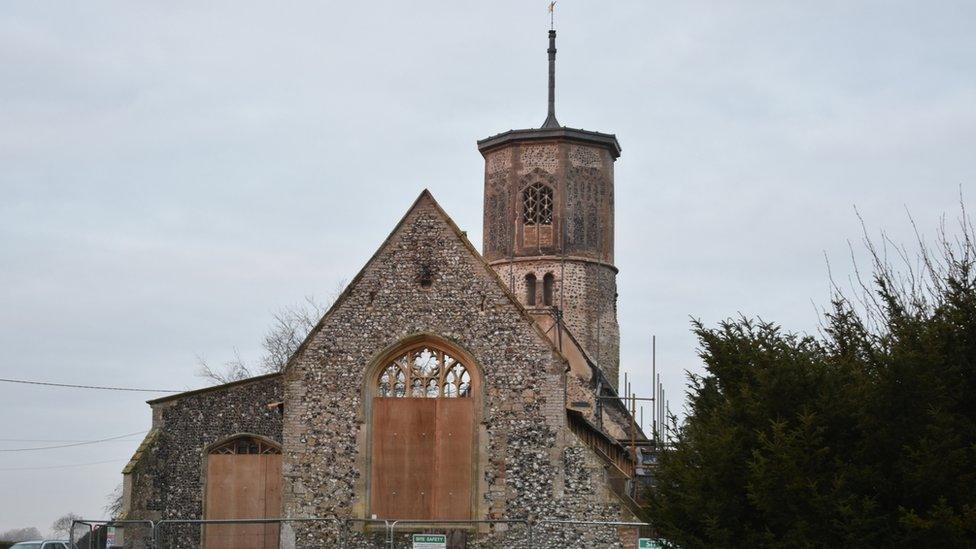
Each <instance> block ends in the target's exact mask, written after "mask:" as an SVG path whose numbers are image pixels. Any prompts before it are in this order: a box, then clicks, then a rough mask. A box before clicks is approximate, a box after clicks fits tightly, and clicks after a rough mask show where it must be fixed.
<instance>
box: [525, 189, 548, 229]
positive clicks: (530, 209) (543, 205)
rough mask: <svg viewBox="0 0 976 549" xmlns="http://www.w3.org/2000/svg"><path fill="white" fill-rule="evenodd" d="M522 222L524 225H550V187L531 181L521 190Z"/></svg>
mask: <svg viewBox="0 0 976 549" xmlns="http://www.w3.org/2000/svg"><path fill="white" fill-rule="evenodd" d="M522 222H523V223H525V224H526V225H552V187H550V186H548V185H546V184H544V183H533V184H531V185H529V186H528V187H526V188H525V190H524V191H522Z"/></svg>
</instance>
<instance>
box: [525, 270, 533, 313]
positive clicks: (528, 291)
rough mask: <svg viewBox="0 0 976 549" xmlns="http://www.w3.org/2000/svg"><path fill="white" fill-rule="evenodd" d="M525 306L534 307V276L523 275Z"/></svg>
mask: <svg viewBox="0 0 976 549" xmlns="http://www.w3.org/2000/svg"><path fill="white" fill-rule="evenodd" d="M525 304H526V305H535V275H534V274H532V273H529V274H527V275H525Z"/></svg>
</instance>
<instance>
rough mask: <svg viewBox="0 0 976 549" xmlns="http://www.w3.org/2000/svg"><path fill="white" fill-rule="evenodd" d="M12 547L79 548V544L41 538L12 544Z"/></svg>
mask: <svg viewBox="0 0 976 549" xmlns="http://www.w3.org/2000/svg"><path fill="white" fill-rule="evenodd" d="M10 549H78V546H77V545H73V544H71V543H68V542H67V541H65V540H53V539H47V540H39V541H22V542H20V543H15V544H13V545H11V546H10Z"/></svg>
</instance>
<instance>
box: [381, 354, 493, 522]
mask: <svg viewBox="0 0 976 549" xmlns="http://www.w3.org/2000/svg"><path fill="white" fill-rule="evenodd" d="M371 371H372V372H374V373H373V374H372V375H371V376H370V377H369V378H368V383H369V384H370V386H371V389H370V393H371V394H372V395H373V396H372V399H371V404H370V410H371V412H370V415H371V431H372V433H371V436H370V441H371V442H370V444H371V448H370V461H371V463H370V477H369V478H370V480H369V493H370V495H369V498H370V503H369V505H370V511H369V512H370V514H371V515H376V516H377V517H379V518H388V519H426V520H466V519H470V518H471V517H472V516H473V512H472V508H473V506H474V497H473V494H474V493H475V489H474V488H475V479H476V478H477V477H476V475H475V470H476V469H477V467H476V464H475V455H476V454H475V451H474V448H475V446H476V445H475V436H476V430H475V404H476V402H480V399H479V398H478V394H479V393H478V391H479V387H480V379H479V377H478V375H477V370H476V369H475V368H474V367H473V364H471V361H470V359H469V358H467V355H466V354H465V353H462V352H460V351H459V350H457V349H453V348H451V347H450V346H448V345H445V344H443V343H441V342H440V341H439V340H438V341H435V340H434V339H433V338H430V339H427V338H425V339H424V340H421V341H420V342H413V343H412V344H409V345H406V346H404V347H402V348H400V349H399V350H396V351H393V352H391V353H389V354H387V355H386V356H385V357H384V358H383V359H382V360H381V361H380V363H379V364H378V365H377V367H376V369H372V370H371Z"/></svg>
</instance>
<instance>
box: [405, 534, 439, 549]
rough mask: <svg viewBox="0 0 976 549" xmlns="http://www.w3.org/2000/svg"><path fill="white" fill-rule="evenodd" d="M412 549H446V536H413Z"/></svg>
mask: <svg viewBox="0 0 976 549" xmlns="http://www.w3.org/2000/svg"><path fill="white" fill-rule="evenodd" d="M413 549H447V536H446V535H444V534H414V535H413Z"/></svg>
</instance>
